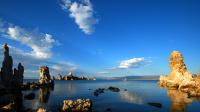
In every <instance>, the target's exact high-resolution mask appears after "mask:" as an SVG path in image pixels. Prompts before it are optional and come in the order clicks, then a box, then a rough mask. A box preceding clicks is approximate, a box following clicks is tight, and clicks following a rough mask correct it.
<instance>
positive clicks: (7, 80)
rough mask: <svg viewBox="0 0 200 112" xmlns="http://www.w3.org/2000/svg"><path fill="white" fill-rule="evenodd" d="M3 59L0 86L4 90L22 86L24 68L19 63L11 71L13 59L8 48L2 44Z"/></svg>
mask: <svg viewBox="0 0 200 112" xmlns="http://www.w3.org/2000/svg"><path fill="white" fill-rule="evenodd" d="M3 49H4V58H3V62H2V67H1V71H0V84H2V85H3V86H4V87H6V88H11V87H19V86H20V85H22V84H23V74H24V67H23V66H22V64H21V63H19V64H18V67H17V68H14V70H13V59H12V56H10V55H9V47H8V45H7V44H4V46H3Z"/></svg>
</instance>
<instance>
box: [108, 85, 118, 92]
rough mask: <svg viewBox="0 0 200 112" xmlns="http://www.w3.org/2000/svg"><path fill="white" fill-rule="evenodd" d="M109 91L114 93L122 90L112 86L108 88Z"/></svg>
mask: <svg viewBox="0 0 200 112" xmlns="http://www.w3.org/2000/svg"><path fill="white" fill-rule="evenodd" d="M108 90H110V91H112V92H120V89H119V88H117V87H113V86H110V87H109V88H108Z"/></svg>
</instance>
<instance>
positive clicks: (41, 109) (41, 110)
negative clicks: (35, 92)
mask: <svg viewBox="0 0 200 112" xmlns="http://www.w3.org/2000/svg"><path fill="white" fill-rule="evenodd" d="M37 112H47V110H46V109H44V108H39V109H38V110H37Z"/></svg>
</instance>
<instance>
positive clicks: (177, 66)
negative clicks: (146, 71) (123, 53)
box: [160, 51, 192, 87]
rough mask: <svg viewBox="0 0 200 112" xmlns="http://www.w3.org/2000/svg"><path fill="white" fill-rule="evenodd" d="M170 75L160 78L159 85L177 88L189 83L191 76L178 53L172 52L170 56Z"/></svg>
mask: <svg viewBox="0 0 200 112" xmlns="http://www.w3.org/2000/svg"><path fill="white" fill-rule="evenodd" d="M169 61H170V70H171V72H170V75H169V76H168V77H166V76H160V85H161V86H167V87H177V86H178V87H179V86H180V85H181V84H185V83H189V82H190V81H191V80H192V74H191V73H189V72H188V71H187V68H186V65H185V63H184V59H183V56H182V54H181V53H180V52H178V51H173V52H172V53H171V55H170V59H169Z"/></svg>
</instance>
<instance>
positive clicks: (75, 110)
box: [62, 99, 92, 112]
mask: <svg viewBox="0 0 200 112" xmlns="http://www.w3.org/2000/svg"><path fill="white" fill-rule="evenodd" d="M62 111H63V112H91V111H92V101H91V100H90V99H78V100H75V101H72V100H64V101H63V107H62Z"/></svg>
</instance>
